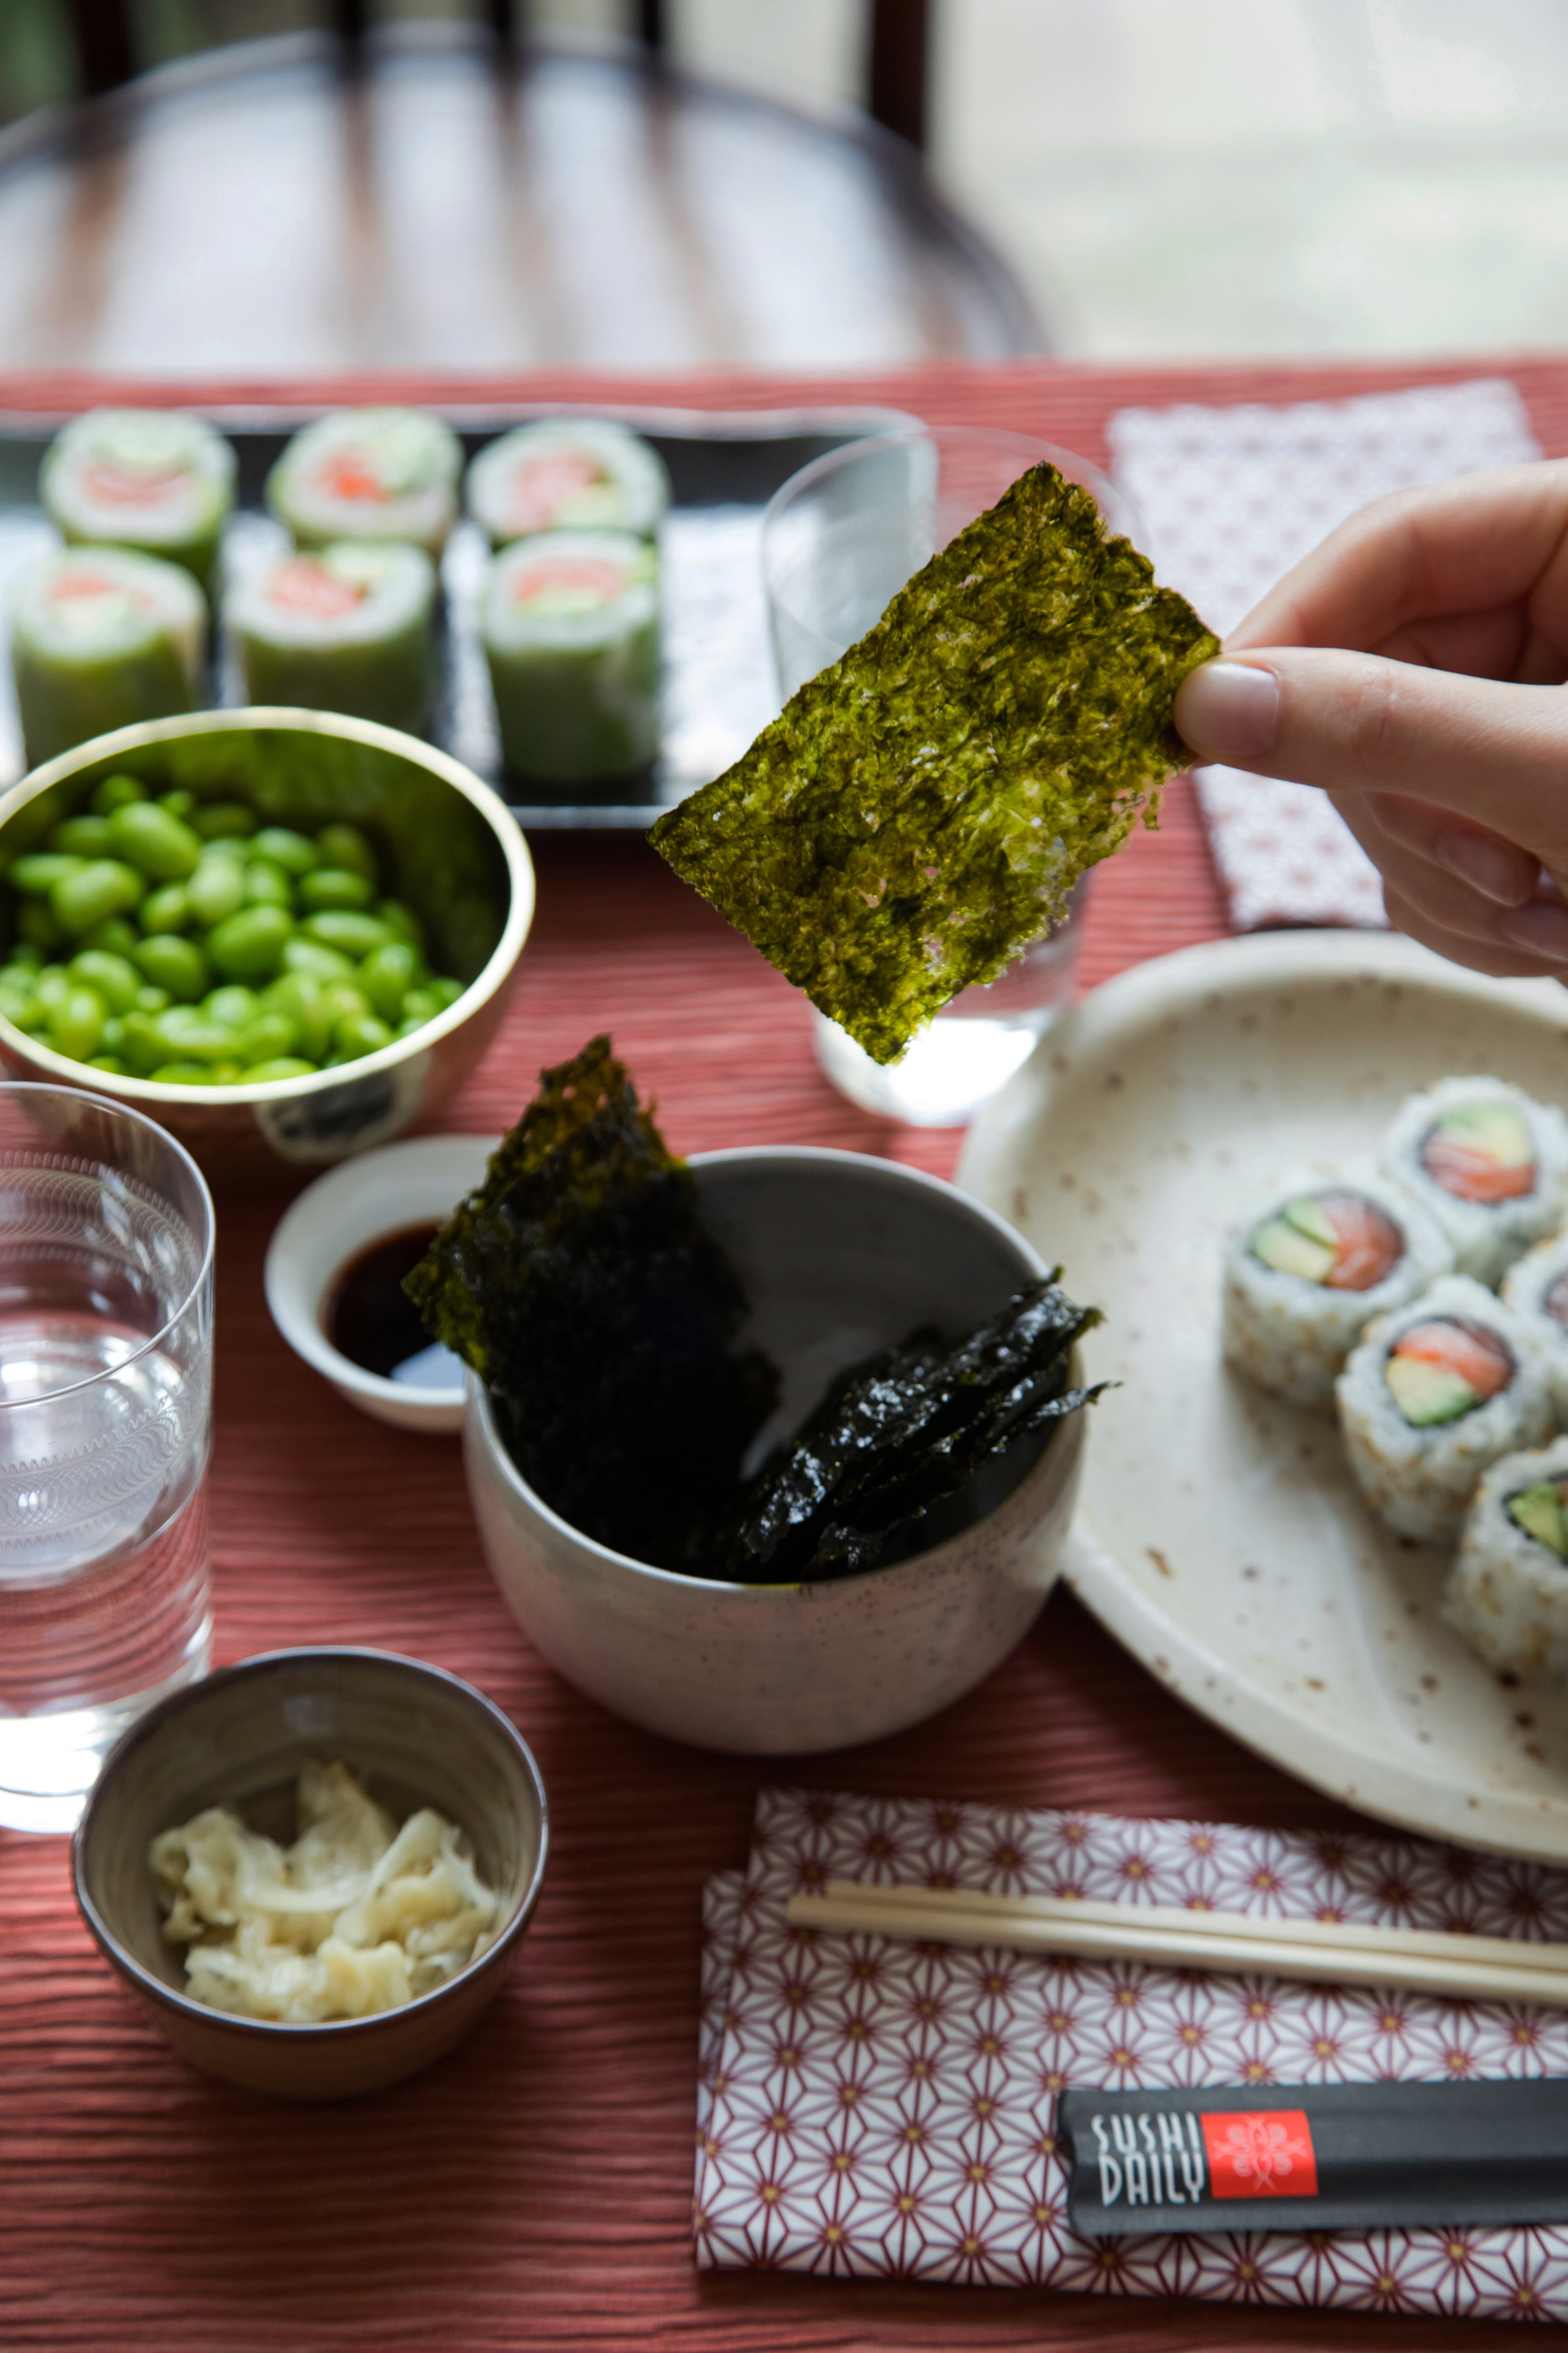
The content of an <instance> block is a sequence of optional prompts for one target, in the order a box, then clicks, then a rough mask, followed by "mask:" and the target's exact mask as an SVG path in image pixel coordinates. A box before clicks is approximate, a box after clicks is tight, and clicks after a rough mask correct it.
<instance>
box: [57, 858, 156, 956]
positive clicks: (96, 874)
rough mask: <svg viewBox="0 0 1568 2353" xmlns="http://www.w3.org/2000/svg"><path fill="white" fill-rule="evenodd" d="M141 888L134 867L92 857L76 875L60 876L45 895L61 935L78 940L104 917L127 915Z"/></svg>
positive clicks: (139, 879) (142, 884)
mask: <svg viewBox="0 0 1568 2353" xmlns="http://www.w3.org/2000/svg"><path fill="white" fill-rule="evenodd" d="M145 888H146V885H145V884H144V883H143V881H142V877H141V876H140V874H138V873H137V871H136V869H135V868H134V866H127V865H125V864H124V863H123V862H122V861H121V860H120V859H118V858H93V859H89V861H88V863H87V864H86V865H85V866H83V867H82V868H81V869H80V870H79V871H78V872H77V873H75V874H65V875H62V876H61V878H60V880H59V881H58V882H57V883H56V884H55V886H54V888H53V890H52V891H51V892H49V912H50V913H51V914H52V915H53V916H54V919H55V921H56V923H58V925H59V926H60V929H61V930H62V931H63V932H66V933H68V934H69V935H70V937H71V938H72V939H79V937H80V936H81V934H82V933H83V932H89V931H90V930H91V929H92V927H93V925H94V923H102V921H103V919H104V917H105V916H106V915H124V914H128V913H130V911H131V909H132V907H134V906H136V905H138V904H139V903H140V902H141V898H142V892H143V890H144V889H145Z"/></svg>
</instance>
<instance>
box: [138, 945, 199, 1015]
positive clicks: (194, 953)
mask: <svg viewBox="0 0 1568 2353" xmlns="http://www.w3.org/2000/svg"><path fill="white" fill-rule="evenodd" d="M134 961H135V965H136V969H137V971H138V972H140V973H141V974H142V976H144V977H145V978H146V979H147V980H150V981H151V982H152V984H153V987H154V988H162V989H164V990H166V991H167V993H168V995H169V996H170V997H173V998H174V1000H175V1002H176V1003H177V1004H180V1005H194V1004H195V1001H196V999H197V998H198V997H205V995H206V993H207V990H208V989H209V988H210V987H212V981H211V977H210V976H209V974H208V971H207V960H206V958H205V955H203V954H202V952H201V950H200V948H199V947H198V946H197V945H196V944H195V940H184V939H182V938H181V937H180V935H179V934H178V933H177V932H155V933H154V934H153V937H152V938H151V939H148V940H138V942H137V943H136V947H135V951H134Z"/></svg>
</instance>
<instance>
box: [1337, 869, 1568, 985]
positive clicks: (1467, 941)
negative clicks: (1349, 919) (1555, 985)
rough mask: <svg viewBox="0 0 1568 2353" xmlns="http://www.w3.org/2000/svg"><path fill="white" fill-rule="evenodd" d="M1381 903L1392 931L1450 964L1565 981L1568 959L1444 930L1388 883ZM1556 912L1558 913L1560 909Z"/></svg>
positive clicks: (1499, 976) (1508, 976) (1497, 974)
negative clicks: (1534, 953)
mask: <svg viewBox="0 0 1568 2353" xmlns="http://www.w3.org/2000/svg"><path fill="white" fill-rule="evenodd" d="M1383 903H1384V911H1385V913H1386V914H1387V916H1388V920H1389V922H1390V923H1392V924H1393V926H1394V930H1395V931H1396V932H1404V933H1405V934H1406V935H1407V936H1408V937H1409V938H1411V939H1413V940H1417V941H1419V942H1420V944H1421V945H1422V946H1423V947H1424V948H1431V949H1432V950H1433V951H1434V952H1435V954H1436V955H1440V956H1447V959H1448V961H1449V963H1450V964H1462V965H1468V967H1469V969H1470V971H1472V972H1485V973H1489V974H1490V975H1491V976H1492V978H1493V979H1494V980H1560V981H1565V982H1568V960H1564V959H1560V958H1555V957H1552V956H1543V955H1532V954H1531V951H1530V950H1529V949H1528V948H1516V947H1514V946H1512V945H1510V943H1509V942H1507V941H1504V940H1495V941H1494V940H1477V939H1472V938H1470V937H1469V936H1468V935H1467V934H1461V933H1458V932H1451V931H1447V930H1446V929H1445V928H1444V926H1443V925H1442V924H1440V923H1434V922H1432V921H1431V919H1430V918H1429V917H1428V916H1427V915H1426V913H1424V912H1423V911H1422V910H1421V909H1420V908H1419V907H1417V906H1415V905H1414V904H1413V903H1412V902H1411V901H1409V900H1407V899H1404V898H1402V897H1401V896H1400V894H1399V892H1397V891H1395V890H1394V889H1393V888H1392V887H1387V886H1385V888H1384V894H1383ZM1557 912H1558V913H1563V910H1561V909H1559V910H1557ZM1565 956H1568V951H1565Z"/></svg>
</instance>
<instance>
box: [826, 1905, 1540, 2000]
mask: <svg viewBox="0 0 1568 2353" xmlns="http://www.w3.org/2000/svg"><path fill="white" fill-rule="evenodd" d="M789 1918H790V1922H791V1925H792V1926H795V1927H799V1928H826V1929H834V1930H837V1931H839V1932H840V1933H843V1932H846V1931H847V1932H851V1933H853V1932H857V1931H858V1932H861V1933H864V1934H868V1935H874V1936H900V1937H910V1938H913V1939H915V1940H916V1941H917V1942H927V1941H929V1942H931V1943H933V1944H943V1945H1005V1946H1008V1947H1011V1948H1012V1949H1013V1950H1015V1951H1017V1952H1032V1953H1061V1954H1063V1955H1069V1956H1073V1957H1077V1958H1079V1959H1084V1960H1095V1961H1114V1960H1132V1961H1152V1962H1155V1963H1158V1964H1160V1965H1162V1966H1163V1967H1166V1968H1184V1969H1217V1970H1222V1971H1230V1972H1246V1971H1256V1972H1258V1974H1260V1975H1264V1976H1269V1977H1290V1978H1306V1979H1308V1980H1310V1981H1312V1982H1315V1983H1319V1984H1327V1985H1370V1986H1386V1987H1389V1988H1391V1989H1394V1988H1399V1989H1405V1990H1406V1991H1409V1992H1415V1993H1430V1994H1452V1995H1457V1996H1459V1997H1462V1998H1468V1999H1469V2000H1500V2001H1528V2002H1541V2003H1545V2004H1548V2005H1550V2006H1552V2007H1553V2008H1558V2009H1568V1946H1564V1945H1549V1944H1525V1943H1522V1942H1516V1941H1514V1940H1513V1939H1512V1938H1510V1937H1506V1936H1463V1935H1456V1934H1453V1933H1451V1932H1449V1931H1447V1930H1444V1929H1435V1928H1377V1927H1367V1926H1361V1925H1359V1924H1356V1923H1352V1922H1341V1921H1334V1920H1259V1919H1257V1918H1254V1917H1252V1916H1251V1915H1248V1914H1246V1913H1240V1912H1188V1911H1184V1910H1178V1909H1176V1908H1174V1907H1173V1906H1171V1905H1153V1904H1150V1905H1130V1904H1101V1903H1095V1902H1093V1901H1091V1900H1089V1899H1087V1898H1079V1897H1061V1896H1051V1895H985V1894H976V1893H974V1892H973V1891H972V1890H969V1889H959V1888H948V1887H872V1886H863V1885H861V1884H860V1883H858V1882H857V1881H855V1880H845V1879H837V1880H830V1881H829V1882H828V1883H827V1886H826V1889H825V1890H824V1892H823V1893H822V1894H802V1895H795V1896H792V1897H791V1898H790V1904H789Z"/></svg>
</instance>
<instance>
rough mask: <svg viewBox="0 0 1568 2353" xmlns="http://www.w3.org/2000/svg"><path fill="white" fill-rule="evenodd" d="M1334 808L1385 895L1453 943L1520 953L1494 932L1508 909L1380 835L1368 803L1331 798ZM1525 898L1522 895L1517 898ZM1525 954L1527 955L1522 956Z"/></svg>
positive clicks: (1353, 798)
mask: <svg viewBox="0 0 1568 2353" xmlns="http://www.w3.org/2000/svg"><path fill="white" fill-rule="evenodd" d="M1331 799H1332V800H1333V801H1334V805H1335V807H1337V808H1338V809H1339V811H1340V814H1341V815H1342V817H1343V818H1344V819H1345V822H1346V824H1347V825H1348V826H1349V827H1350V829H1351V831H1352V833H1353V834H1354V835H1355V838H1356V839H1357V840H1358V841H1359V842H1360V843H1361V846H1362V848H1363V849H1364V850H1365V851H1366V853H1367V855H1368V857H1369V858H1371V859H1372V860H1373V863H1374V865H1375V866H1376V867H1377V870H1378V871H1379V873H1380V874H1381V875H1382V877H1383V883H1384V894H1385V896H1386V895H1387V893H1388V892H1393V893H1394V895H1395V896H1396V897H1397V898H1398V899H1399V900H1400V901H1401V902H1402V903H1403V904H1404V905H1405V906H1407V907H1410V908H1412V909H1414V911H1415V913H1416V914H1418V915H1419V916H1420V918H1421V920H1422V921H1423V922H1424V923H1426V924H1427V925H1428V926H1431V927H1435V928H1436V929H1438V930H1440V931H1443V932H1445V933H1447V934H1452V935H1453V937H1455V938H1456V939H1462V940H1468V941H1470V942H1472V943H1474V944H1489V945H1490V946H1491V947H1492V948H1494V949H1496V950H1497V951H1498V952H1500V953H1502V952H1505V951H1506V952H1507V953H1508V954H1510V955H1516V954H1519V953H1521V950H1520V948H1519V946H1518V944H1517V943H1515V942H1512V941H1510V940H1508V939H1507V938H1506V936H1505V935H1504V934H1503V933H1502V931H1501V929H1500V925H1501V920H1502V917H1503V916H1504V914H1505V913H1508V910H1507V909H1506V908H1505V907H1503V906H1500V904H1499V902H1497V900H1495V899H1490V898H1488V897H1487V896H1485V894H1484V893H1483V892H1479V891H1477V890H1475V889H1473V888H1472V887H1471V886H1470V884H1469V883H1468V882H1467V881H1465V880H1464V879H1463V878H1462V877H1461V876H1458V875H1456V874H1452V873H1450V872H1448V871H1447V870H1446V869H1445V868H1444V867H1442V866H1440V865H1438V864H1437V863H1436V862H1435V861H1434V860H1432V859H1430V858H1429V857H1427V856H1426V855H1425V854H1424V851H1423V850H1422V849H1413V848H1411V847H1410V846H1409V845H1407V844H1406V843H1404V842H1401V841H1398V840H1396V839H1394V838H1393V837H1392V836H1391V835H1389V834H1388V833H1385V832H1384V829H1383V828H1382V827H1381V826H1380V825H1379V824H1378V823H1377V822H1376V820H1375V818H1373V813H1372V804H1371V803H1370V802H1368V801H1366V800H1364V799H1362V798H1360V797H1357V796H1355V795H1353V794H1352V795H1350V796H1348V797H1345V798H1341V797H1339V796H1338V795H1331ZM1528 895H1529V894H1528V892H1526V893H1521V898H1526V897H1528ZM1523 952H1524V953H1529V952H1530V951H1529V950H1525V951H1523Z"/></svg>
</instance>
